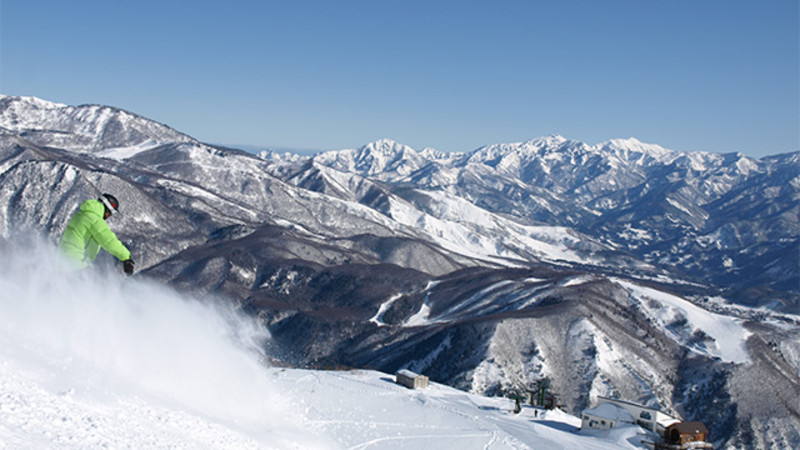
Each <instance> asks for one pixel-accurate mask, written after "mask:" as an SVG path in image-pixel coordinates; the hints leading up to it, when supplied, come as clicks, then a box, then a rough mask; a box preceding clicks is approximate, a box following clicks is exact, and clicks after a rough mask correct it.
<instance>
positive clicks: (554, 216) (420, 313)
mask: <svg viewBox="0 0 800 450" xmlns="http://www.w3.org/2000/svg"><path fill="white" fill-rule="evenodd" d="M99 191H108V192H112V193H114V194H115V195H116V196H117V197H118V198H120V200H121V203H122V205H121V210H122V214H120V215H119V216H115V217H114V218H113V219H111V224H112V228H113V229H115V230H116V231H117V232H118V234H119V236H120V237H121V238H122V239H123V240H124V241H125V242H126V243H128V244H129V246H130V247H131V248H132V250H133V254H134V258H135V259H136V260H137V263H138V264H137V267H140V268H142V269H144V270H143V274H144V275H146V276H148V277H150V278H155V279H159V280H164V281H168V282H169V283H170V284H172V285H173V286H175V287H177V288H178V289H180V290H182V291H185V292H191V293H195V294H203V295H206V294H208V295H214V296H220V297H223V298H225V299H228V300H230V301H232V302H234V303H235V304H236V305H238V306H240V307H241V308H243V310H244V311H246V312H248V313H250V314H251V315H252V316H254V317H257V318H258V319H259V320H260V321H261V323H262V325H263V326H265V327H266V328H267V329H268V330H269V331H270V333H271V335H272V340H271V342H272V344H271V347H270V355H271V357H272V358H274V359H276V360H281V361H283V362H284V363H288V364H294V365H297V366H302V367H326V366H342V365H347V366H354V367H373V368H378V369H381V370H383V371H386V372H392V371H394V370H396V369H399V368H411V369H413V370H416V371H420V372H424V373H426V374H428V375H430V376H431V378H432V380H435V381H438V382H442V383H446V384H449V385H451V386H454V387H457V388H461V389H466V390H470V391H472V392H474V393H479V394H491V395H494V394H497V395H499V394H504V393H509V392H512V391H516V390H521V389H524V388H526V387H530V386H531V385H532V384H533V383H534V382H535V381H536V380H539V379H541V378H547V379H549V380H550V382H551V386H552V387H553V389H554V391H555V392H557V393H558V395H559V400H560V402H561V403H562V404H564V408H565V409H566V410H567V411H569V412H571V413H579V412H580V410H581V409H582V408H584V407H586V406H589V405H590V404H591V403H592V401H593V399H595V398H596V397H597V396H599V395H604V396H620V397H623V398H626V399H628V400H632V401H637V402H641V403H647V404H651V405H654V406H658V407H660V408H661V409H663V410H665V411H668V412H671V413H674V414H678V415H681V416H683V417H684V418H686V419H691V420H701V421H703V422H705V423H706V425H708V426H709V428H710V430H711V432H712V437H713V438H714V439H715V441H716V442H717V444H718V445H719V446H721V447H725V446H731V447H736V446H758V445H778V446H780V445H785V446H794V445H797V444H798V443H800V406H798V405H800V393H799V392H800V316H798V313H799V312H800V302H799V301H798V298H800V283H799V282H798V280H800V263H799V262H798V257H799V256H800V255H799V254H800V241H799V240H798V237H799V236H800V223H799V220H800V219H798V217H799V216H800V153H790V154H785V155H777V156H773V157H767V158H763V159H761V160H754V159H751V158H748V157H746V156H744V155H740V154H728V155H718V154H711V153H702V152H696V153H681V152H675V151H670V150H667V149H664V148H661V147H659V146H655V145H649V144H643V143H641V142H639V141H636V140H635V139H628V140H614V141H609V142H606V143H602V144H599V145H588V144H585V143H580V142H575V141H570V140H567V139H565V138H563V137H561V136H550V137H546V138H540V139H535V140H532V141H529V142H524V143H517V144H502V145H493V146H488V147H484V148H481V149H478V150H475V151H474V152H470V153H463V154H453V153H441V152H436V151H435V150H432V149H425V150H423V151H419V152H418V151H415V150H414V149H411V148H409V147H406V146H403V145H401V144H398V143H395V142H393V141H389V140H383V141H378V142H374V143H371V144H368V145H366V146H364V147H362V148H360V149H354V150H341V151H333V152H325V153H321V154H318V155H315V156H311V157H299V156H297V155H279V154H275V153H264V154H262V155H259V156H256V155H252V154H248V153H246V152H242V151H237V150H233V149H226V148H220V147H215V146H210V145H206V144H203V143H201V142H198V141H197V140H195V139H193V138H191V137H188V136H185V135H183V134H181V133H179V132H177V131H175V130H172V129H171V128H169V127H167V126H164V125H161V124H157V123H155V122H152V121H149V120H147V119H145V118H143V117H140V116H137V115H135V114H131V113H128V112H125V111H122V110H118V109H115V108H110V107H103V106H79V107H71V106H65V105H58V104H53V103H49V102H46V101H43V100H39V99H33V98H20V97H0V205H3V208H0V234H1V235H2V236H3V238H4V239H6V240H13V239H14V236H17V235H20V234H24V233H26V232H31V231H33V232H36V233H40V234H44V235H45V236H47V238H49V239H50V240H51V241H55V240H57V239H58V237H59V236H60V233H61V231H62V230H63V228H64V226H65V225H66V222H67V220H68V218H69V216H70V215H71V214H72V213H73V212H74V210H75V207H76V206H77V205H78V204H79V202H80V201H82V200H84V199H85V198H90V197H94V196H96V195H97V194H98V192H99ZM106 263H107V264H111V262H110V260H108V259H107V260H106Z"/></svg>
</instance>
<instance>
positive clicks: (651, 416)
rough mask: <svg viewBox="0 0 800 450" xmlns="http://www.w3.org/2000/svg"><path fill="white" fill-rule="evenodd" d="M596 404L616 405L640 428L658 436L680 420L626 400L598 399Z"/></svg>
mask: <svg viewBox="0 0 800 450" xmlns="http://www.w3.org/2000/svg"><path fill="white" fill-rule="evenodd" d="M597 403H598V405H602V404H604V403H610V404H612V405H616V406H618V407H620V408H622V409H624V410H626V411H628V413H629V414H630V415H631V416H633V418H634V423H636V424H637V425H639V426H641V427H642V428H645V429H647V430H650V431H653V432H655V433H657V434H660V435H663V434H664V430H665V429H666V428H667V427H668V426H670V425H673V424H675V423H678V422H680V420H678V419H676V418H675V417H672V416H670V415H669V414H666V413H663V412H661V411H659V410H658V409H655V408H651V407H649V406H645V405H640V404H638V403H633V402H629V401H627V400H619V399H614V398H609V397H598V399H597Z"/></svg>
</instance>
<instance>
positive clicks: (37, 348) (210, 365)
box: [0, 247, 646, 450]
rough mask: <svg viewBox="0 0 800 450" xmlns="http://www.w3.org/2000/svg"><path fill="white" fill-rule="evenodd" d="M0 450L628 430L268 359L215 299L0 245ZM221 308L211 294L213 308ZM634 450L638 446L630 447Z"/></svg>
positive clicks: (453, 443) (372, 375) (613, 437)
mask: <svg viewBox="0 0 800 450" xmlns="http://www.w3.org/2000/svg"><path fill="white" fill-rule="evenodd" d="M0 253H2V257H0V311H2V314H0V448H2V449H40V448H75V449H93V448H130V449H149V448H158V449H161V448H174V449H204V448H208V449H216V448H223V449H225V448H227V449H251V448H252V449H256V448H259V449H260V448H279V449H318V448H319V449H327V448H334V449H335V448H341V449H394V448H397V449H401V448H402V449H408V448H412V449H414V448H421V449H423V448H424V449H458V450H465V449H485V448H488V449H527V448H537V449H542V448H543V449H576V448H581V449H611V448H637V445H638V444H639V442H640V441H641V440H642V439H643V438H645V439H646V436H645V435H644V434H642V433H643V432H642V431H641V430H640V429H639V428H638V427H627V428H620V429H617V430H612V431H602V432H600V431H579V430H578V429H577V426H579V424H580V420H579V419H578V418H576V417H573V416H570V415H567V414H565V413H563V412H560V411H548V412H544V411H538V410H535V409H533V408H530V407H526V408H525V409H524V410H523V412H522V413H521V414H519V415H515V414H513V413H512V412H511V409H512V408H513V403H512V401H511V400H508V399H503V398H487V397H481V396H478V395H472V394H468V393H465V392H462V391H458V390H455V389H452V388H449V387H446V386H442V385H439V384H436V383H433V384H432V386H431V387H429V388H427V389H424V390H409V389H406V388H403V387H400V386H398V385H396V384H394V376H393V375H389V374H385V373H381V372H374V371H350V372H324V371H309V370H299V369H283V368H270V367H267V366H266V365H265V363H264V362H263V356H264V355H263V354H261V353H260V350H259V349H260V348H262V347H261V345H260V344H263V342H264V340H265V339H269V336H267V335H266V334H265V333H264V332H263V331H261V330H260V329H259V327H257V326H256V325H255V323H254V322H253V321H251V320H250V319H248V318H246V317H242V316H241V315H239V314H237V313H235V312H233V311H230V310H229V309H227V308H226V307H220V306H216V307H215V306H211V305H210V304H209V302H200V301H197V300H192V299H186V298H183V297H181V296H180V295H179V294H177V293H175V292H173V291H171V290H169V289H167V288H165V287H163V286H160V285H156V284H153V283H151V282H148V281H146V280H141V279H138V278H136V277H134V278H130V279H127V278H123V277H122V276H121V275H119V274H118V273H117V272H115V270H116V269H119V268H112V269H110V270H109V271H107V272H104V271H93V270H86V271H82V272H70V271H69V270H68V269H66V268H64V267H63V265H61V264H59V259H58V258H57V257H55V256H54V254H53V252H52V250H36V249H32V248H23V249H19V248H11V249H9V248H8V247H2V248H0ZM223 303H224V302H223ZM638 448H641V447H638Z"/></svg>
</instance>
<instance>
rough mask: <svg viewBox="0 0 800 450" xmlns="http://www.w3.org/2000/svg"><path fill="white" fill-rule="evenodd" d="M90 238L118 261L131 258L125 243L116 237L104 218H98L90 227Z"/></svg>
mask: <svg viewBox="0 0 800 450" xmlns="http://www.w3.org/2000/svg"><path fill="white" fill-rule="evenodd" d="M91 233H92V238H94V240H95V241H97V243H98V244H99V245H100V247H103V250H105V251H107V252H108V253H110V254H112V255H114V256H115V257H116V258H117V259H119V260H120V261H127V260H129V259H131V252H130V250H128V248H127V247H125V245H124V244H123V243H122V242H120V240H119V239H117V235H116V234H114V232H113V231H111V228H109V227H108V224H107V223H106V221H105V220H102V219H101V220H98V221H97V222H95V224H94V226H93V227H92V228H91Z"/></svg>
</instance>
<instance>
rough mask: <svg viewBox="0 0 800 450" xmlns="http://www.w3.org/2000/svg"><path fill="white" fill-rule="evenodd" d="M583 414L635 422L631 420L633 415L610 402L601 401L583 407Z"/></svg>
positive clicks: (617, 420)
mask: <svg viewBox="0 0 800 450" xmlns="http://www.w3.org/2000/svg"><path fill="white" fill-rule="evenodd" d="M583 414H587V415H590V416H595V417H602V418H604V419H609V420H614V421H616V422H630V423H634V422H635V421H634V420H633V416H631V414H630V413H629V412H628V411H626V410H624V409H623V408H620V407H619V406H617V405H613V404H611V403H603V404H601V405H597V406H595V407H594V408H591V409H584V410H583Z"/></svg>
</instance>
